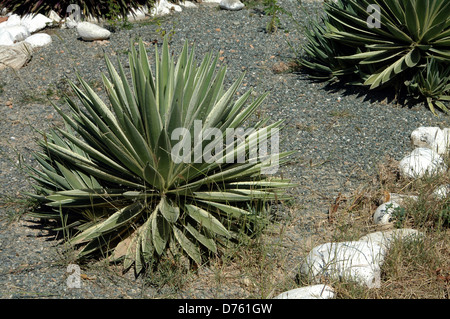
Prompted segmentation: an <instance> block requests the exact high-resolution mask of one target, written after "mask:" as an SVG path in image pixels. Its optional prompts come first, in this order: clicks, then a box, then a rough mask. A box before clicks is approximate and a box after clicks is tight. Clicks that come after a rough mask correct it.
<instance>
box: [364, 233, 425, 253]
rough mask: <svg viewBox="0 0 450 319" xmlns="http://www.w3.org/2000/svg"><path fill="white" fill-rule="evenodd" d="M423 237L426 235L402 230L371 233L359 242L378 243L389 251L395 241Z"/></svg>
mask: <svg viewBox="0 0 450 319" xmlns="http://www.w3.org/2000/svg"><path fill="white" fill-rule="evenodd" d="M422 236H424V234H423V233H421V232H419V231H418V230H416V229H411V228H400V229H392V230H388V231H377V232H374V233H370V234H368V235H365V236H362V237H361V238H360V239H359V240H360V241H367V242H372V243H376V244H378V245H380V246H382V247H383V248H384V249H386V250H388V249H389V248H390V246H391V243H392V242H393V241H395V240H402V241H410V240H415V239H418V238H421V237H422Z"/></svg>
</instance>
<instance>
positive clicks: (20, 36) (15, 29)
mask: <svg viewBox="0 0 450 319" xmlns="http://www.w3.org/2000/svg"><path fill="white" fill-rule="evenodd" d="M1 31H2V32H8V33H9V34H10V36H11V38H12V40H13V42H20V41H23V40H25V39H26V38H27V37H29V36H30V32H29V31H28V29H27V28H26V27H25V26H23V25H13V26H6V27H4V28H2V29H1Z"/></svg>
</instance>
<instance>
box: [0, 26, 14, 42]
mask: <svg viewBox="0 0 450 319" xmlns="http://www.w3.org/2000/svg"><path fill="white" fill-rule="evenodd" d="M0 45H14V38H13V36H12V35H11V33H9V32H8V31H7V30H4V29H0Z"/></svg>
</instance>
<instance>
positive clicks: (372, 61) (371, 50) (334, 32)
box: [302, 0, 450, 112]
mask: <svg viewBox="0 0 450 319" xmlns="http://www.w3.org/2000/svg"><path fill="white" fill-rule="evenodd" d="M376 8H377V9H376ZM378 10H379V11H378ZM449 12H450V1H448V0H337V1H331V0H327V1H326V2H325V13H326V14H325V15H324V16H323V17H322V19H321V22H320V23H319V22H317V21H315V22H313V23H312V27H311V28H310V29H309V30H307V32H306V35H307V38H308V43H307V44H306V45H305V46H304V49H305V53H306V55H305V57H304V58H302V64H303V65H304V66H305V67H306V68H307V69H308V70H310V71H311V73H312V74H313V75H314V76H316V77H317V78H320V79H342V78H343V77H344V76H345V77H347V78H346V81H347V82H350V83H352V84H355V83H359V84H361V85H365V86H367V87H369V88H370V89H376V88H380V87H385V86H388V85H389V86H395V87H397V88H398V89H401V88H402V87H404V86H405V81H408V83H409V81H411V80H412V78H413V77H414V76H415V75H416V74H417V73H418V72H421V71H422V70H423V69H424V65H426V64H427V63H429V61H431V59H435V60H438V61H439V62H440V63H442V64H443V65H444V66H445V67H446V68H449V66H450V14H449ZM374 13H376V14H374ZM377 16H378V17H377ZM377 18H379V19H377ZM374 22H375V23H374ZM418 92H419V91H418ZM419 93H420V92H419ZM432 98H434V97H432ZM437 105H438V106H439V107H440V106H442V105H443V104H442V103H438V104H437ZM431 110H432V111H433V112H434V109H431ZM443 110H444V111H446V109H443Z"/></svg>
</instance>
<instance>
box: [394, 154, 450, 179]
mask: <svg viewBox="0 0 450 319" xmlns="http://www.w3.org/2000/svg"><path fill="white" fill-rule="evenodd" d="M399 169H400V173H401V174H402V175H403V176H405V177H409V178H421V177H423V176H425V175H426V174H429V175H434V174H438V173H441V172H443V171H445V170H446V169H447V167H446V165H445V163H444V160H443V159H442V157H441V156H440V155H439V154H438V153H436V152H435V151H433V150H432V149H429V148H423V147H420V148H416V149H414V150H413V151H412V152H411V153H410V154H409V155H407V156H405V157H404V158H403V159H402V160H401V161H400V163H399Z"/></svg>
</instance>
